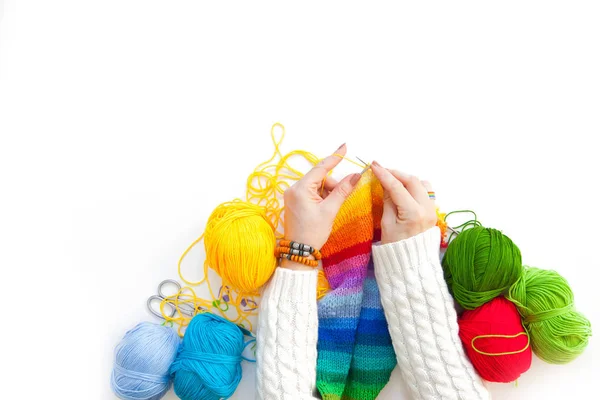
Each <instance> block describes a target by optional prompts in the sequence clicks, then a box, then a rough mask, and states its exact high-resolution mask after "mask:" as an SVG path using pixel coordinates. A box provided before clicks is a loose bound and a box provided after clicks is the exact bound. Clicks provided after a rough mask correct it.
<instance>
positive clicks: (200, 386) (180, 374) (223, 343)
mask: <svg viewBox="0 0 600 400" xmlns="http://www.w3.org/2000/svg"><path fill="white" fill-rule="evenodd" d="M244 347H245V344H244V334H243V333H242V331H241V330H240V328H239V327H238V326H237V325H235V324H233V323H232V322H230V321H227V320H226V319H224V318H222V317H220V316H218V315H214V314H210V313H204V314H198V315H196V316H195V317H194V319H192V322H190V325H189V326H188V327H187V330H186V331H185V336H184V337H183V342H182V344H181V347H180V349H179V352H178V354H177V359H176V360H175V362H174V363H173V365H172V366H171V376H172V377H173V386H174V388H175V393H176V394H177V396H179V398H180V399H181V400H219V399H222V398H225V399H227V398H229V397H231V396H232V395H233V393H234V392H235V389H236V388H237V386H238V384H239V383H240V380H241V379H242V366H241V365H240V363H241V361H242V352H243V351H244Z"/></svg>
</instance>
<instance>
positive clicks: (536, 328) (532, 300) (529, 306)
mask: <svg viewBox="0 0 600 400" xmlns="http://www.w3.org/2000/svg"><path fill="white" fill-rule="evenodd" d="M508 299H509V300H510V301H512V302H513V303H514V304H515V305H516V306H517V308H518V309H519V313H520V314H521V316H522V317H523V324H524V326H525V328H526V329H527V331H528V332H529V335H530V337H531V348H532V349H533V351H534V353H535V354H536V355H537V356H538V357H539V358H541V359H542V360H544V361H546V362H548V363H551V364H566V363H568V362H570V361H573V360H574V359H575V358H577V356H579V355H580V354H581V353H582V352H583V351H584V350H585V348H586V347H587V345H588V339H589V337H590V336H591V335H592V324H591V323H590V321H589V320H588V319H587V318H586V317H585V316H584V315H583V314H581V313H580V312H577V311H576V310H575V308H574V305H573V300H574V296H573V291H572V290H571V288H570V287H569V284H568V282H567V280H566V279H565V278H563V277H562V276H561V275H560V274H559V273H558V272H556V271H549V270H543V269H539V268H533V267H530V268H526V269H525V270H524V272H523V274H522V275H521V277H520V278H519V279H518V280H517V282H515V284H514V285H513V286H512V287H511V288H510V290H509V293H508Z"/></svg>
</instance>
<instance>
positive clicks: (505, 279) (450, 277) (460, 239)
mask: <svg viewBox="0 0 600 400" xmlns="http://www.w3.org/2000/svg"><path fill="white" fill-rule="evenodd" d="M442 266H443V267H444V275H445V278H446V282H447V283H448V287H449V288H450V290H451V292H452V294H453V295H454V298H455V299H456V301H457V302H458V303H459V304H460V305H461V306H462V307H463V308H465V309H467V310H473V309H475V308H477V307H479V306H481V305H482V304H484V303H486V302H488V301H490V300H492V299H493V298H495V297H498V296H499V295H500V294H502V293H503V292H505V291H507V290H508V289H509V287H510V286H511V285H512V284H513V283H515V281H516V280H517V279H518V278H519V276H520V275H521V271H522V270H523V267H522V264H521V251H520V250H519V248H518V247H517V246H516V245H515V244H514V243H513V242H512V240H510V238H508V236H506V235H504V234H502V232H500V231H499V230H496V229H492V228H484V227H479V226H478V227H474V228H469V229H466V230H464V231H462V232H461V233H460V234H459V235H458V236H457V237H456V239H454V240H453V241H452V242H450V245H449V246H448V250H447V251H446V254H445V255H444V259H443V262H442Z"/></svg>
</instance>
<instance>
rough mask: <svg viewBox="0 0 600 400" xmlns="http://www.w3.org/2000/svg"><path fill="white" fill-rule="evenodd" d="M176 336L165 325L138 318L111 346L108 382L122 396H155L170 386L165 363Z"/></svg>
mask: <svg viewBox="0 0 600 400" xmlns="http://www.w3.org/2000/svg"><path fill="white" fill-rule="evenodd" d="M179 343H180V339H179V337H178V336H177V333H175V331H174V330H173V329H171V328H168V327H166V326H161V325H156V324H152V323H150V322H142V323H140V324H138V325H136V326H135V327H134V328H133V329H131V330H130V331H129V332H127V333H126V334H125V336H124V337H123V340H121V342H120V343H119V344H118V345H117V347H116V348H115V362H114V366H113V371H112V374H111V379H110V385H111V388H112V390H113V392H114V393H115V395H116V396H117V397H119V398H120V399H123V400H158V399H161V398H162V397H163V396H164V395H165V393H167V391H168V390H169V388H170V387H171V378H170V376H169V367H170V366H171V364H172V363H173V361H174V360H175V357H176V355H177V349H178V347H179Z"/></svg>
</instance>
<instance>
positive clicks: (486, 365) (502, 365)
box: [458, 297, 532, 383]
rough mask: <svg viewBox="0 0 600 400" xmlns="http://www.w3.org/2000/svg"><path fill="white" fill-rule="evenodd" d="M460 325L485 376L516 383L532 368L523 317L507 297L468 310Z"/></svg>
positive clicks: (462, 337) (468, 348) (469, 352)
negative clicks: (522, 323)
mask: <svg viewBox="0 0 600 400" xmlns="http://www.w3.org/2000/svg"><path fill="white" fill-rule="evenodd" d="M458 326H459V336H460V340H461V341H462V343H463V345H464V347H465V350H466V352H467V356H468V357H469V359H470V360H471V363H472V364H473V366H474V367H475V369H476V370H477V372H478V373H479V375H480V376H481V377H482V378H483V379H485V380H487V381H490V382H504V383H507V382H513V381H515V380H517V379H518V378H519V376H521V374H522V373H524V372H526V371H527V370H528V369H529V367H531V358H532V355H531V347H530V346H529V337H528V336H527V333H526V332H525V330H524V329H523V326H522V325H521V316H520V315H519V312H518V311H517V308H516V307H515V305H514V304H513V303H511V302H510V301H508V300H506V299H505V298H504V297H497V298H495V299H493V300H492V301H490V302H488V303H486V304H484V305H482V306H480V307H478V308H476V309H475V310H468V311H465V312H464V313H463V314H462V315H461V316H460V318H459V319H458Z"/></svg>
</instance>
